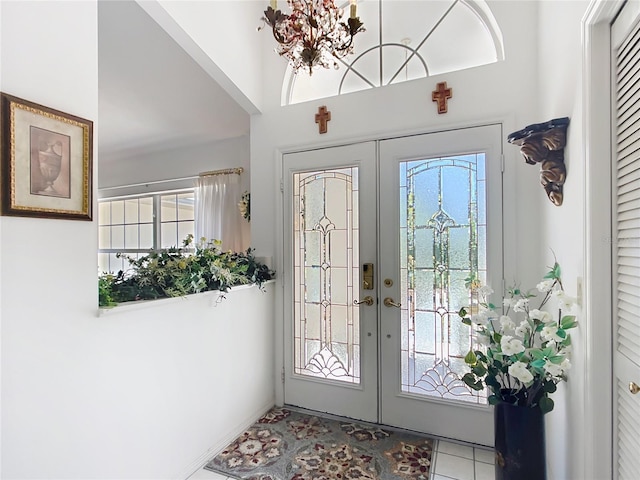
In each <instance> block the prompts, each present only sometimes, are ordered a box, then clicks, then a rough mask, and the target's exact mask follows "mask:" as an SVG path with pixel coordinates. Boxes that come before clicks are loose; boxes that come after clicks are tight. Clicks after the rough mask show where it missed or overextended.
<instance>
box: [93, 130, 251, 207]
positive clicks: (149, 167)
mask: <svg viewBox="0 0 640 480" xmlns="http://www.w3.org/2000/svg"><path fill="white" fill-rule="evenodd" d="M235 167H243V168H244V169H245V172H244V174H243V175H242V177H241V178H242V180H241V182H242V184H241V185H242V188H243V190H248V189H249V168H250V154H249V137H248V136H242V137H237V138H231V139H229V140H223V141H220V142H214V143H208V144H202V145H196V146H193V147H191V148H181V149H177V150H162V151H159V152H153V153H148V154H140V155H136V156H135V158H127V157H123V158H117V159H114V161H110V162H109V166H108V167H105V168H101V170H100V178H99V184H98V189H99V195H100V197H105V196H114V195H115V194H117V195H125V194H136V193H145V192H152V191H157V190H159V189H165V188H184V187H192V186H193V185H194V180H185V181H182V182H172V181H171V180H174V179H179V178H185V177H191V176H197V175H198V174H199V173H201V172H207V171H210V170H218V169H222V168H235ZM165 181H166V182H167V183H159V184H156V183H152V182H165ZM145 182H150V183H148V186H145V185H141V186H137V187H133V188H117V189H116V188H113V187H121V186H123V185H133V184H138V183H145Z"/></svg>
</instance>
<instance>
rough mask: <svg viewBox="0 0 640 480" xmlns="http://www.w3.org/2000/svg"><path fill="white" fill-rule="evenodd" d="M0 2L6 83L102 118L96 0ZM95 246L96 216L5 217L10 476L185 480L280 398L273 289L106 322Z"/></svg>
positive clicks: (5, 409)
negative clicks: (85, 218) (211, 451)
mask: <svg viewBox="0 0 640 480" xmlns="http://www.w3.org/2000/svg"><path fill="white" fill-rule="evenodd" d="M1 8H2V16H1V17H0V47H1V58H2V62H1V64H2V71H1V72H0V74H1V76H0V86H1V88H2V91H3V92H6V93H10V94H13V95H16V96H18V97H22V98H25V99H27V100H30V101H33V102H36V103H40V104H42V105H46V106H49V107H53V108H55V109H58V110H61V111H64V112H68V113H72V114H75V115H77V116H80V117H83V118H88V119H93V120H94V121H95V120H96V119H97V118H98V65H97V58H98V55H97V53H98V49H97V5H96V2H95V1H84V2H78V1H68V2H67V1H56V2H41V1H16V2H12V1H3V2H1ZM98 131H99V128H98V125H97V122H96V123H94V134H95V135H96V137H95V138H94V154H95V150H96V148H95V146H96V145H97V134H98ZM94 162H95V163H94V172H95V171H96V170H97V163H98V159H97V158H96V157H95V155H94ZM94 190H95V189H94ZM94 197H95V194H94ZM94 211H95V210H94ZM96 250H97V225H96V221H95V220H94V221H93V222H84V221H66V220H49V219H29V218H18V217H0V259H1V264H0V285H1V286H2V289H1V291H0V318H1V320H2V323H1V332H0V338H1V340H0V341H1V355H2V357H1V362H2V379H1V381H2V384H1V400H2V403H1V421H2V452H1V458H2V465H1V468H2V470H1V475H0V476H1V477H2V478H3V479H8V480H10V479H41V478H49V479H65V480H66V479H87V478H94V479H97V478H117V479H127V478H138V479H141V478H149V479H151V478H153V479H160V478H185V476H186V475H187V474H188V473H190V471H191V470H192V469H194V468H195V466H196V463H198V462H201V461H202V462H203V461H204V460H205V459H206V456H207V454H208V453H207V451H208V449H210V448H212V447H213V448H215V447H216V446H218V447H220V446H222V442H223V441H225V440H228V439H222V438H221V436H224V435H229V434H230V433H237V432H232V430H234V429H235V430H238V429H240V427H241V426H243V425H240V423H242V422H243V421H244V422H248V421H250V420H253V419H255V417H256V416H257V415H258V414H259V413H260V412H261V410H262V409H264V408H266V407H267V406H268V405H270V404H271V403H272V401H273V399H272V397H273V388H274V387H273V386H274V384H275V380H274V375H273V367H272V363H271V362H270V360H271V359H272V358H273V350H272V347H271V345H272V341H271V335H272V330H273V329H272V324H273V317H272V314H271V312H272V308H271V302H272V296H273V293H272V290H271V289H272V288H273V287H268V288H269V289H270V293H269V294H263V293H262V292H258V291H256V289H246V290H242V291H241V292H238V295H237V296H236V295H235V292H234V293H233V294H231V295H229V297H228V298H227V300H226V301H225V302H224V303H223V304H222V305H221V306H219V307H216V308H210V307H209V305H208V301H207V299H206V298H204V299H202V300H199V299H194V300H189V301H186V302H189V303H186V302H180V301H179V300H176V301H174V302H175V303H172V304H170V305H167V306H166V307H165V306H163V307H162V308H161V309H158V308H155V309H151V310H146V311H145V312H144V313H142V312H138V313H136V314H135V315H133V314H132V315H127V314H115V315H110V316H106V317H102V318H98V317H97V316H96V310H97V284H96V275H95V273H96ZM253 295H255V298H252V296H253ZM189 304H194V307H199V308H200V309H201V310H200V311H203V312H204V313H190V312H189V311H188V310H187V309H186V305H189ZM203 304H204V305H203ZM249 305H251V306H255V307H256V309H257V310H256V311H255V312H253V311H250V310H249V307H248V306H249ZM225 309H226V310H227V312H226V313H225ZM229 311H233V315H229ZM240 332H241V333H242V335H243V336H241V335H240ZM246 332H251V333H253V334H254V335H255V337H251V336H248V337H246V336H244V334H245V333H246Z"/></svg>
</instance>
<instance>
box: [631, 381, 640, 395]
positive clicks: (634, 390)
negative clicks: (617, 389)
mask: <svg viewBox="0 0 640 480" xmlns="http://www.w3.org/2000/svg"><path fill="white" fill-rule="evenodd" d="M629 391H630V392H631V394H632V395H635V394H636V393H638V392H640V386H639V385H638V384H637V383H635V382H629Z"/></svg>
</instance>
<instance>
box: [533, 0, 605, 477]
mask: <svg viewBox="0 0 640 480" xmlns="http://www.w3.org/2000/svg"><path fill="white" fill-rule="evenodd" d="M588 5H589V2H588V1H587V0H584V1H555V2H540V11H539V15H540V20H539V25H540V34H539V38H540V40H539V45H540V46H539V78H538V81H539V93H538V97H539V98H540V102H539V103H540V118H539V121H546V120H550V119H552V118H557V117H565V116H566V117H570V121H571V123H570V124H569V128H568V131H567V132H568V136H567V147H566V149H565V164H566V167H567V181H566V183H565V185H564V202H563V204H562V206H561V207H556V206H554V205H553V204H552V203H551V202H550V201H548V200H547V199H546V196H545V195H543V191H542V187H538V188H539V189H540V192H539V193H538V195H537V196H536V200H537V202H538V203H539V204H540V209H541V212H542V215H541V220H542V221H541V222H540V224H539V225H538V228H539V232H540V242H539V250H538V252H536V253H537V257H538V258H539V259H540V260H539V265H541V266H542V265H551V264H552V262H553V254H552V253H551V249H552V250H553V252H555V255H556V257H557V259H558V262H559V263H560V264H561V266H562V270H563V280H564V286H565V288H566V290H567V292H568V293H569V295H571V296H574V297H575V296H577V295H578V280H580V281H581V280H582V279H583V278H584V277H585V269H584V262H585V257H584V242H583V238H584V234H585V224H584V213H585V212H584V203H583V199H584V193H583V190H584V175H585V164H584V160H585V155H584V139H583V123H582V116H583V107H582V63H581V59H582V39H581V34H582V26H581V19H582V17H583V15H584V13H585V10H586V9H587V6H588ZM536 169H538V168H537V167H536ZM532 181H533V179H532ZM578 320H581V319H580V318H579V319H578ZM584 328H585V322H582V323H581V324H580V326H579V328H577V329H575V330H572V331H571V337H572V341H573V348H574V353H573V354H572V363H573V368H572V370H571V371H570V372H569V381H568V383H566V384H562V385H560V388H559V390H558V392H557V393H556V394H554V396H553V399H554V401H555V402H556V408H555V410H554V411H553V412H551V413H550V414H549V415H547V417H546V427H547V462H548V465H549V479H550V480H554V479H556V480H560V479H573V478H586V474H587V473H588V472H585V471H584V470H583V468H584V458H583V456H584V448H585V445H584V442H585V440H584V435H583V432H584V430H583V422H584V393H585V391H584V388H585V385H584V375H585V368H586V364H585V351H584V341H585V331H584ZM603 414H604V412H603Z"/></svg>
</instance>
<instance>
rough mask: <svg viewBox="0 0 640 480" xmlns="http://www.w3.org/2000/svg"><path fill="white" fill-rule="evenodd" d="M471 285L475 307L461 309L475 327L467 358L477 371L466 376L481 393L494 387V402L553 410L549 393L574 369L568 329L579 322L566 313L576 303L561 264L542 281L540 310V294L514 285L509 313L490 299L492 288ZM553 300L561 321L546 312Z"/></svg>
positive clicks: (472, 282)
mask: <svg viewBox="0 0 640 480" xmlns="http://www.w3.org/2000/svg"><path fill="white" fill-rule="evenodd" d="M468 285H469V287H470V288H471V292H472V297H471V298H472V299H473V301H472V305H471V306H470V307H468V308H462V309H460V312H459V315H460V317H461V318H462V321H463V323H465V324H467V325H469V326H470V327H471V328H472V329H473V331H474V339H475V345H474V348H472V349H471V351H469V353H468V354H467V356H466V357H465V362H466V363H467V365H469V367H471V372H469V373H467V374H465V375H464V376H463V377H462V380H463V381H464V382H465V384H467V385H468V386H469V387H471V388H472V389H474V390H477V391H480V390H484V389H485V388H487V387H488V388H490V389H491V391H492V395H490V396H489V397H488V401H489V403H490V404H492V405H495V404H497V403H500V402H505V403H511V404H514V405H520V406H526V407H530V408H536V407H539V408H540V409H541V410H542V412H543V413H547V412H550V411H551V410H553V407H554V403H553V400H552V399H551V398H549V395H550V394H551V393H553V392H555V391H556V385H557V383H558V382H561V381H566V379H567V377H566V372H567V370H569V368H570V367H571V362H570V360H569V356H570V353H571V337H570V335H569V334H568V333H567V330H570V329H572V328H575V327H576V325H577V322H576V317H575V315H563V313H562V312H563V310H564V311H571V310H572V309H573V308H574V307H575V304H576V301H575V299H573V298H571V297H569V296H568V295H566V293H565V292H564V288H563V286H562V280H561V278H560V265H558V263H557V262H556V263H554V265H553V267H552V268H551V270H550V271H549V272H548V273H547V274H546V275H545V277H544V279H543V281H542V282H540V283H539V284H538V285H537V290H538V292H540V293H541V294H542V295H543V298H542V301H541V302H540V304H539V305H538V308H532V307H531V305H530V303H531V300H532V299H533V298H535V297H536V294H534V293H531V292H523V291H522V290H520V289H519V288H512V289H510V290H509V291H508V294H509V297H507V298H505V299H504V300H503V303H502V304H503V308H504V310H505V311H504V313H502V312H498V308H497V307H496V306H495V305H493V304H492V303H490V302H489V301H488V298H489V296H490V295H491V294H492V293H493V290H491V288H490V287H488V286H482V285H480V284H479V282H478V281H477V280H473V279H469V284H468ZM551 300H554V301H555V303H556V304H557V308H558V317H557V320H556V319H555V318H554V316H553V315H552V314H551V313H549V312H548V311H546V310H543V307H544V306H545V305H547V303H548V302H549V301H551ZM500 310H502V309H500ZM471 312H473V313H471Z"/></svg>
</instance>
